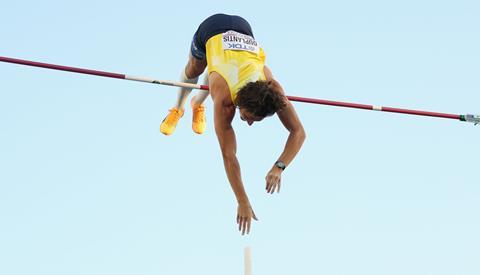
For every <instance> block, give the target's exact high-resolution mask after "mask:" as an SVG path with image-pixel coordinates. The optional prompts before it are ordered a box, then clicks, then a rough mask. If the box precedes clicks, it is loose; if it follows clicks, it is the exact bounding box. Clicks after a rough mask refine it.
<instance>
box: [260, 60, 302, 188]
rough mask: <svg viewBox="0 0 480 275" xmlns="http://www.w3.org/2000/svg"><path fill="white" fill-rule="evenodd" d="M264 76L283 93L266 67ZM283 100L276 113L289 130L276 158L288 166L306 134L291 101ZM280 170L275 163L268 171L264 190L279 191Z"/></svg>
mask: <svg viewBox="0 0 480 275" xmlns="http://www.w3.org/2000/svg"><path fill="white" fill-rule="evenodd" d="M265 76H266V77H267V79H269V80H272V81H274V82H275V84H276V85H278V87H279V89H278V90H279V92H281V93H282V94H283V95H285V93H284V91H283V88H282V87H281V85H280V83H278V81H276V80H275V79H273V76H272V73H271V71H270V70H269V69H268V68H267V67H265ZM285 100H286V103H287V105H286V106H285V107H284V108H283V109H282V110H280V111H278V112H277V115H278V118H279V119H280V121H281V122H282V124H283V126H284V127H285V128H286V129H287V130H288V131H289V132H290V134H289V136H288V139H287V142H286V144H285V148H284V150H283V152H282V154H281V155H280V157H279V158H278V160H280V161H282V162H284V163H285V165H286V166H288V165H289V164H290V163H291V162H292V160H293V159H294V158H295V156H296V155H297V153H298V152H299V151H300V148H301V147H302V145H303V142H304V141H305V138H306V134H305V130H304V129H303V126H302V123H301V122H300V119H299V118H298V115H297V113H296V112H295V108H294V107H293V105H292V103H291V102H290V101H289V100H288V99H287V98H285ZM282 172H283V170H282V169H280V168H278V167H276V166H275V165H274V166H273V167H272V169H271V170H270V171H269V173H268V174H267V177H266V190H267V192H268V193H273V192H275V191H277V192H279V191H280V182H281V174H282Z"/></svg>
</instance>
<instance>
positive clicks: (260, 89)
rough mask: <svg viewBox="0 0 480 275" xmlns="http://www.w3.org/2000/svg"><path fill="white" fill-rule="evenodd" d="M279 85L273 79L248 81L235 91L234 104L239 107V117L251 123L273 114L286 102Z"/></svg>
mask: <svg viewBox="0 0 480 275" xmlns="http://www.w3.org/2000/svg"><path fill="white" fill-rule="evenodd" d="M279 90H280V87H279V85H278V84H277V83H275V82H274V81H263V80H259V81H257V82H249V83H247V84H246V85H245V86H243V87H242V88H241V89H240V90H239V91H238V93H237V99H236V105H237V107H238V108H240V118H241V119H242V120H244V121H247V122H248V124H249V125H252V123H253V122H254V121H261V120H262V119H264V118H265V117H269V116H272V115H274V114H275V113H276V112H277V111H279V110H281V109H282V108H284V107H285V106H286V105H287V104H286V102H285V96H284V95H283V94H282V93H281V92H280V91H279Z"/></svg>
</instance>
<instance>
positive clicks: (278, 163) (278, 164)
mask: <svg viewBox="0 0 480 275" xmlns="http://www.w3.org/2000/svg"><path fill="white" fill-rule="evenodd" d="M275 166H277V167H278V168H280V169H282V170H285V163H283V162H282V161H277V162H275Z"/></svg>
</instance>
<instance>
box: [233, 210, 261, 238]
mask: <svg viewBox="0 0 480 275" xmlns="http://www.w3.org/2000/svg"><path fill="white" fill-rule="evenodd" d="M252 219H254V220H256V221H258V219H257V216H255V213H254V212H253V209H252V206H250V203H239V204H238V208H237V224H238V231H241V232H242V235H245V233H247V234H248V233H250V225H251V224H252Z"/></svg>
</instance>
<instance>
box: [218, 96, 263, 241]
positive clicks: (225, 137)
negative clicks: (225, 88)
mask: <svg viewBox="0 0 480 275" xmlns="http://www.w3.org/2000/svg"><path fill="white" fill-rule="evenodd" d="M214 94H215V92H213V93H212V98H213V105H214V123H215V132H216V134H217V138H218V142H219V144H220V149H221V151H222V157H223V164H224V166H225V171H226V173H227V178H228V181H229V182H230V185H231V187H232V190H233V193H234V194H235V197H236V199H237V202H238V208H237V223H238V226H239V230H240V231H241V232H242V235H243V234H245V233H247V234H248V233H249V232H250V225H251V222H252V218H253V219H255V220H257V217H256V216H255V213H254V212H253V209H252V207H251V205H250V202H249V200H248V196H247V193H246V192H245V188H244V186H243V182H242V178H241V174H240V164H239V163H238V159H237V157H236V153H237V141H236V139H235V132H234V130H233V128H232V124H231V123H232V120H233V117H234V116H235V107H234V106H233V105H231V104H230V105H228V104H226V103H225V99H224V98H223V97H222V96H221V95H215V96H213V95H214Z"/></svg>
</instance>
